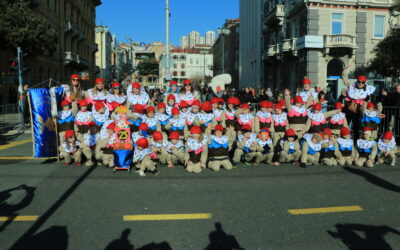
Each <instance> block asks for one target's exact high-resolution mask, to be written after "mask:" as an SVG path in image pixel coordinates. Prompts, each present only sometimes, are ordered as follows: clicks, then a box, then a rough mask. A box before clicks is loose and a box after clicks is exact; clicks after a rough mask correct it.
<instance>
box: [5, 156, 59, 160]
mask: <svg viewBox="0 0 400 250" xmlns="http://www.w3.org/2000/svg"><path fill="white" fill-rule="evenodd" d="M48 159H57V157H43V158H35V157H32V156H0V160H48Z"/></svg>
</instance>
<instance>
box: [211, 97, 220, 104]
mask: <svg viewBox="0 0 400 250" xmlns="http://www.w3.org/2000/svg"><path fill="white" fill-rule="evenodd" d="M210 102H211V104H214V103H218V102H219V98H218V97H213V98H211V100H210Z"/></svg>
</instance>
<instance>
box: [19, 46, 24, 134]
mask: <svg viewBox="0 0 400 250" xmlns="http://www.w3.org/2000/svg"><path fill="white" fill-rule="evenodd" d="M17 58H18V92H19V98H18V99H19V100H18V102H19V110H20V112H21V126H22V128H24V127H25V118H24V113H25V103H24V94H25V93H24V85H23V79H22V63H23V62H22V49H21V47H17Z"/></svg>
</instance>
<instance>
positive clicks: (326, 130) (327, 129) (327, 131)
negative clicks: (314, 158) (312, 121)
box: [322, 128, 332, 136]
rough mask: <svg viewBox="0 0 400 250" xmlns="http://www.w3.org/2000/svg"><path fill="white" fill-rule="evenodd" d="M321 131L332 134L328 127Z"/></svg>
mask: <svg viewBox="0 0 400 250" xmlns="http://www.w3.org/2000/svg"><path fill="white" fill-rule="evenodd" d="M322 132H323V133H324V134H325V135H327V136H332V130H330V129H329V128H324V129H323V130H322Z"/></svg>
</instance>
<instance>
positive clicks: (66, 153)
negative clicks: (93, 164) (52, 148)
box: [59, 130, 82, 166]
mask: <svg viewBox="0 0 400 250" xmlns="http://www.w3.org/2000/svg"><path fill="white" fill-rule="evenodd" d="M80 145H81V143H80V142H79V141H78V140H76V137H75V133H74V131H73V130H68V131H66V132H65V140H64V142H63V143H61V145H60V147H59V149H60V157H63V158H64V161H65V163H64V165H70V164H71V162H72V160H74V161H75V164H76V165H77V166H80V165H81V162H82V149H81V148H80Z"/></svg>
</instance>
